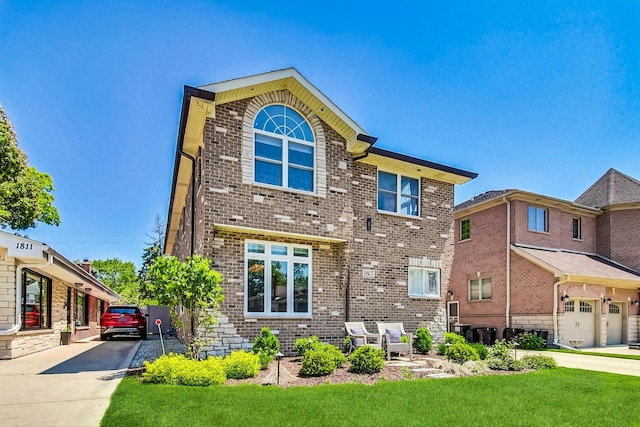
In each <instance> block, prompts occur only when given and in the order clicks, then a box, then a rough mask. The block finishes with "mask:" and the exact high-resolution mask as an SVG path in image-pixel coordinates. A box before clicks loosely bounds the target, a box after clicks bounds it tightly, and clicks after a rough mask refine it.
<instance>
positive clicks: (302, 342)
mask: <svg viewBox="0 0 640 427" xmlns="http://www.w3.org/2000/svg"><path fill="white" fill-rule="evenodd" d="M318 344H321V343H320V340H319V339H318V337H317V336H315V335H311V336H310V337H309V338H298V339H297V340H296V342H295V344H294V346H295V348H296V351H297V352H298V354H299V355H300V356H304V354H305V353H306V352H307V350H310V349H312V348H315V347H316V346H317V345H318Z"/></svg>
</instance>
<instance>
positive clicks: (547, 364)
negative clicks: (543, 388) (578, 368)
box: [520, 354, 558, 371]
mask: <svg viewBox="0 0 640 427" xmlns="http://www.w3.org/2000/svg"><path fill="white" fill-rule="evenodd" d="M520 361H521V362H522V363H524V366H525V368H526V369H535V370H536V371H539V370H540V369H555V368H557V367H558V362H556V359H554V358H553V357H550V356H540V355H537V354H531V355H527V356H522V358H521V359H520Z"/></svg>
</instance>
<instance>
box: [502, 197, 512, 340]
mask: <svg viewBox="0 0 640 427" xmlns="http://www.w3.org/2000/svg"><path fill="white" fill-rule="evenodd" d="M502 200H504V202H505V203H506V204H507V230H506V231H507V233H506V234H507V272H506V276H507V277H506V281H507V283H506V288H507V289H506V291H507V297H506V304H505V318H506V323H505V324H506V327H507V328H509V327H510V323H511V322H510V321H509V317H510V314H511V202H510V201H509V200H507V198H506V197H502Z"/></svg>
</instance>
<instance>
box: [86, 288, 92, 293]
mask: <svg viewBox="0 0 640 427" xmlns="http://www.w3.org/2000/svg"><path fill="white" fill-rule="evenodd" d="M92 289H93V288H84V291H85V292H91V290H92Z"/></svg>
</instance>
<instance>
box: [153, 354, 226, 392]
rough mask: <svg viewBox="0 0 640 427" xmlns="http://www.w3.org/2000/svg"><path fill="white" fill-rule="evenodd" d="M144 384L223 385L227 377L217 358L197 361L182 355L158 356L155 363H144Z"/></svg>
mask: <svg viewBox="0 0 640 427" xmlns="http://www.w3.org/2000/svg"><path fill="white" fill-rule="evenodd" d="M144 365H145V367H146V372H145V373H144V374H142V378H143V380H144V382H148V383H158V384H176V385H188V386H209V385H216V384H224V382H225V381H226V379H227V377H226V374H225V371H224V368H223V366H222V361H221V359H220V358H217V357H210V358H209V359H207V360H203V361H198V360H194V359H187V358H185V357H184V356H183V355H174V354H169V355H168V356H160V357H159V358H158V359H156V361H155V362H153V363H149V362H144Z"/></svg>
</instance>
